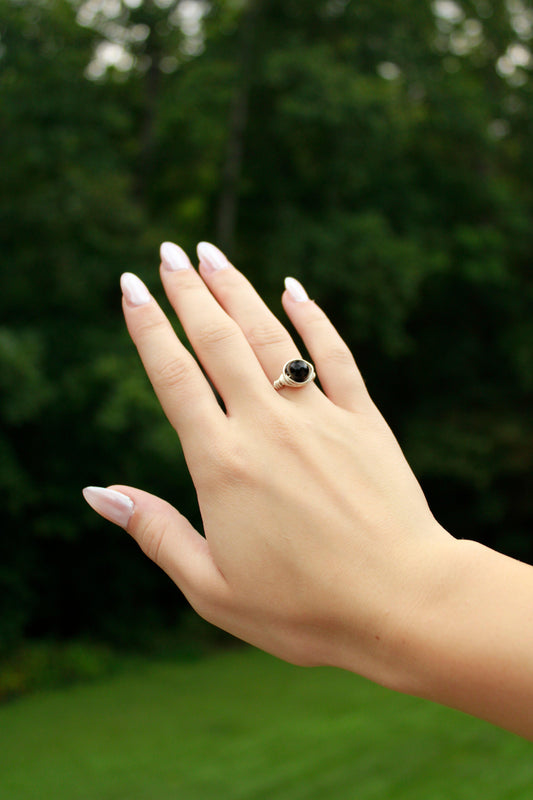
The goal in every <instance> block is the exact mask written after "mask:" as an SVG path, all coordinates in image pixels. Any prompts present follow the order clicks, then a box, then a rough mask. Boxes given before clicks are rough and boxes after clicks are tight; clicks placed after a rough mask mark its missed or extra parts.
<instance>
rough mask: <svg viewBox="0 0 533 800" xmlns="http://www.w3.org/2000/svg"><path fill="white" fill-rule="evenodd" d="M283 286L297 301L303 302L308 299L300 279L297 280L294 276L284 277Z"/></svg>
mask: <svg viewBox="0 0 533 800" xmlns="http://www.w3.org/2000/svg"><path fill="white" fill-rule="evenodd" d="M285 288H286V290H287V291H288V293H289V294H290V296H291V298H292V299H293V300H295V301H296V302H297V303H304V302H305V301H306V300H309V295H308V294H307V292H306V291H305V289H304V287H303V286H302V284H301V283H300V281H297V280H296V278H285Z"/></svg>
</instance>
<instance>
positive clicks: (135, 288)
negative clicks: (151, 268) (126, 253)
mask: <svg viewBox="0 0 533 800" xmlns="http://www.w3.org/2000/svg"><path fill="white" fill-rule="evenodd" d="M120 288H121V289H122V293H123V295H124V297H125V298H126V300H127V302H128V303H129V305H130V306H144V305H145V304H146V303H149V302H150V300H151V299H152V298H151V295H150V292H149V291H148V289H147V288H146V286H145V285H144V283H143V282H142V281H141V279H140V278H138V277H137V275H134V274H133V273H132V272H125V273H124V274H123V275H121V276H120Z"/></svg>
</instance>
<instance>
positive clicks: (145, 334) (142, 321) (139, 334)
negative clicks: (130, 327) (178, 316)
mask: <svg viewBox="0 0 533 800" xmlns="http://www.w3.org/2000/svg"><path fill="white" fill-rule="evenodd" d="M167 326H168V320H167V319H165V318H164V317H160V316H159V315H158V316H157V317H155V316H153V315H151V314H143V315H140V317H139V318H138V319H137V320H136V321H135V338H138V339H147V338H151V337H153V336H154V334H157V333H159V332H160V331H163V330H166V328H167Z"/></svg>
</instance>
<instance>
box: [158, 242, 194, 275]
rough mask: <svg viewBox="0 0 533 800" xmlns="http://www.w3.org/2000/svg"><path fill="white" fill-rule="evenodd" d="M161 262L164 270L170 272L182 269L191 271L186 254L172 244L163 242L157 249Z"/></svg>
mask: <svg viewBox="0 0 533 800" xmlns="http://www.w3.org/2000/svg"><path fill="white" fill-rule="evenodd" d="M159 253H160V255H161V261H162V262H163V266H164V267H165V269H168V270H169V271H170V272H178V270H182V269H191V262H190V261H189V259H188V257H187V254H186V253H185V252H184V251H183V250H182V249H181V247H178V245H177V244H174V243H173V242H163V244H162V245H161V247H160V248H159Z"/></svg>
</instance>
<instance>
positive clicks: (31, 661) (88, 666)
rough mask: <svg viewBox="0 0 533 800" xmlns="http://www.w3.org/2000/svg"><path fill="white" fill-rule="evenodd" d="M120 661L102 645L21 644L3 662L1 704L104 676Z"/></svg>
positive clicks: (1, 664)
mask: <svg viewBox="0 0 533 800" xmlns="http://www.w3.org/2000/svg"><path fill="white" fill-rule="evenodd" d="M118 663H119V662H118V659H117V656H115V655H114V654H113V653H112V652H111V650H109V649H108V648H106V647H105V646H103V645H101V644H100V645H97V644H91V643H88V642H81V641H71V642H68V643H63V644H57V643H51V642H34V643H27V644H25V645H21V646H20V647H19V648H17V649H16V650H14V651H13V652H12V653H11V654H10V656H9V658H4V659H3V660H2V661H0V668H1V671H0V703H1V702H3V701H6V700H10V699H13V698H14V697H17V696H19V695H22V694H26V693H28V692H30V691H35V690H38V689H45V688H46V689H53V688H57V687H58V686H67V685H69V684H72V683H78V682H84V683H86V682H88V681H92V680H95V679H96V678H102V677H103V676H105V675H107V674H109V673H110V672H111V671H112V670H113V669H115V668H116V667H117V664H118Z"/></svg>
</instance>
